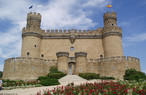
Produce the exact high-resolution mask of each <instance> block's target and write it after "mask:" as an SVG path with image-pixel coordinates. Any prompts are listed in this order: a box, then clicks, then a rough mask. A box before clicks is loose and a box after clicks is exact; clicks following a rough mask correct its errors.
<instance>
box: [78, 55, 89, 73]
mask: <svg viewBox="0 0 146 95" xmlns="http://www.w3.org/2000/svg"><path fill="white" fill-rule="evenodd" d="M86 57H87V53H86V52H76V53H75V62H76V74H77V75H78V74H79V73H86V64H87V61H86Z"/></svg>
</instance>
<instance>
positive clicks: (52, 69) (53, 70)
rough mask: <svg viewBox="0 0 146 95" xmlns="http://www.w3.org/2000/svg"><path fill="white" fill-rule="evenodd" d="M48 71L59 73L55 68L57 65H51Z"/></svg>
mask: <svg viewBox="0 0 146 95" xmlns="http://www.w3.org/2000/svg"><path fill="white" fill-rule="evenodd" d="M49 71H50V73H60V71H58V69H57V66H51V67H50V70H49Z"/></svg>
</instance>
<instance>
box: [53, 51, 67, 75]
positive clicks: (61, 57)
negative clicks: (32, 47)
mask: <svg viewBox="0 0 146 95" xmlns="http://www.w3.org/2000/svg"><path fill="white" fill-rule="evenodd" d="M56 56H57V59H58V62H57V68H58V71H61V72H64V73H66V74H67V73H68V58H69V53H68V52H58V53H56Z"/></svg>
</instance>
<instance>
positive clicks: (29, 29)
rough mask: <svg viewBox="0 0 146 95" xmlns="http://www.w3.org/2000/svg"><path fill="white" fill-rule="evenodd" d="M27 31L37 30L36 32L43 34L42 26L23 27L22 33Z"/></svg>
mask: <svg viewBox="0 0 146 95" xmlns="http://www.w3.org/2000/svg"><path fill="white" fill-rule="evenodd" d="M27 32H35V33H39V34H42V30H41V29H40V28H33V27H30V28H25V27H24V28H23V29H22V34H23V33H27Z"/></svg>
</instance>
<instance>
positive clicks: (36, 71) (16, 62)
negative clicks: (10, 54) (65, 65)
mask: <svg viewBox="0 0 146 95" xmlns="http://www.w3.org/2000/svg"><path fill="white" fill-rule="evenodd" d="M56 63H57V61H56V60H44V59H37V58H26V57H24V58H22V57H17V58H11V59H7V60H5V65H4V73H3V79H10V80H35V79H37V78H38V77H39V76H46V75H47V74H48V73H49V69H50V66H54V65H56Z"/></svg>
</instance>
